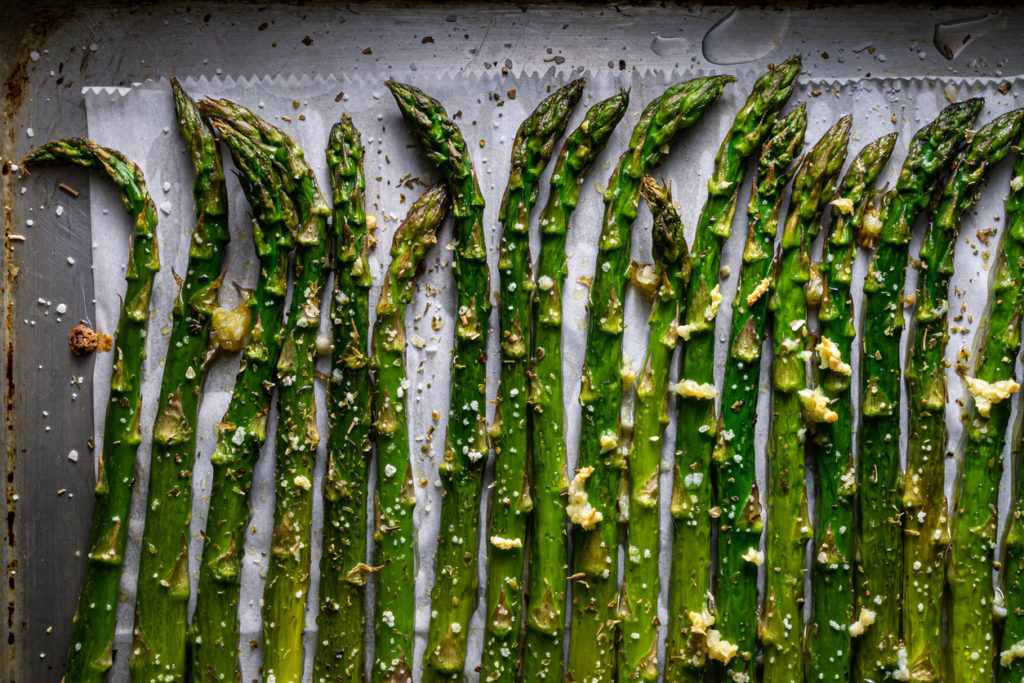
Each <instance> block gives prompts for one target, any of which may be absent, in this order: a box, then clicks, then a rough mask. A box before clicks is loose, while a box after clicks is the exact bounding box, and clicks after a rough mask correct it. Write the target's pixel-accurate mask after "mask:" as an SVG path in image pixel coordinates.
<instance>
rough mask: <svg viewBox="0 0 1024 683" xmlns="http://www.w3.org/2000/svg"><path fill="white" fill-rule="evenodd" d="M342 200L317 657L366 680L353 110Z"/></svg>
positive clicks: (341, 147)
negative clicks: (364, 665)
mask: <svg viewBox="0 0 1024 683" xmlns="http://www.w3.org/2000/svg"><path fill="white" fill-rule="evenodd" d="M327 165H328V166H329V167H330V170H331V180H332V190H331V197H332V200H333V204H334V292H333V295H332V297H331V324H332V336H333V341H334V353H333V357H332V365H333V371H332V372H331V379H330V384H329V385H328V398H327V406H328V414H329V421H330V426H329V431H328V435H327V473H326V475H325V477H324V537H323V544H322V545H323V554H322V555H321V556H320V613H319V616H318V617H317V631H318V640H317V647H316V656H315V657H314V660H313V680H314V681H316V682H317V683H341V682H342V681H351V682H353V683H357V682H359V681H362V680H363V679H364V667H363V664H364V661H365V656H364V654H365V653H364V651H363V593H364V592H365V587H366V577H367V573H368V572H369V571H370V568H369V566H368V565H367V564H366V514H367V508H366V491H367V489H366V484H367V469H368V466H369V464H370V454H371V450H372V449H371V445H370V426H371V422H372V419H371V412H370V411H371V406H372V402H373V395H372V391H371V386H370V368H369V363H368V362H367V357H366V342H367V340H368V336H369V324H370V323H369V317H370V308H369V306H370V304H369V295H370V264H369V262H368V261H367V252H368V251H369V248H370V242H371V237H370V235H369V234H368V233H367V224H366V211H365V208H364V203H363V202H364V200H363V192H364V191H365V189H366V181H365V178H364V177H363V143H362V138H361V137H360V135H359V131H358V130H357V129H356V127H355V125H354V124H353V123H352V119H351V118H349V116H348V115H347V114H343V115H342V117H341V121H339V122H338V123H336V124H334V127H333V128H332V129H331V135H330V139H329V141H328V147H327Z"/></svg>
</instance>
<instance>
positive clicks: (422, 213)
mask: <svg viewBox="0 0 1024 683" xmlns="http://www.w3.org/2000/svg"><path fill="white" fill-rule="evenodd" d="M447 206H448V192H447V190H446V189H445V186H444V185H436V186H434V187H432V188H430V189H429V190H427V192H426V193H424V194H423V196H422V197H420V198H419V199H417V200H416V202H415V203H414V204H413V205H412V207H411V208H410V210H409V214H408V216H407V217H406V219H405V221H403V222H402V224H401V225H400V226H399V227H398V229H397V230H396V231H395V236H394V239H393V242H392V246H391V265H390V266H389V268H388V273H387V277H386V278H385V279H384V283H383V288H382V289H381V293H380V299H379V301H378V303H377V321H376V322H375V323H374V326H373V341H372V356H371V364H372V366H373V368H374V370H375V373H376V391H375V392H374V399H373V402H374V413H375V415H376V419H375V422H374V440H375V442H376V444H377V497H376V500H375V501H374V532H373V536H374V540H375V541H376V542H377V562H378V563H379V564H380V570H379V572H378V573H377V576H376V580H377V655H376V663H375V664H374V666H373V680H375V681H383V682H386V683H411V681H412V667H411V665H410V664H409V662H410V661H411V659H412V657H411V656H412V630H413V601H412V598H413V581H414V579H415V567H414V566H413V557H414V553H413V552H410V551H408V550H406V549H409V548H412V547H413V546H414V543H415V533H414V529H413V525H412V510H413V506H414V505H415V502H416V496H415V492H414V491H413V488H412V486H413V484H412V474H411V471H412V459H411V457H410V452H409V425H408V417H407V416H408V406H407V403H408V399H407V398H403V397H407V396H408V394H407V393H406V391H405V387H406V386H407V380H406V372H405V307H406V304H408V303H409V301H410V300H411V299H412V295H413V291H414V287H415V282H414V280H413V277H414V276H415V275H416V268H417V267H418V266H419V264H420V263H421V262H422V261H423V257H424V256H425V255H426V253H427V250H428V249H429V248H430V247H431V245H433V244H434V243H435V242H436V239H437V238H436V233H437V227H438V225H439V224H440V223H441V221H442V220H443V219H444V216H445V213H446V211H447ZM403 530H404V532H405V533H404V534H403V533H401V532H402V531H403Z"/></svg>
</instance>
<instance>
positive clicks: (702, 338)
mask: <svg viewBox="0 0 1024 683" xmlns="http://www.w3.org/2000/svg"><path fill="white" fill-rule="evenodd" d="M800 67H801V62H800V58H799V57H791V58H790V59H788V60H787V61H786V62H784V63H783V64H781V65H779V66H778V67H775V68H772V69H769V70H768V71H767V72H766V73H764V74H763V75H762V76H761V77H760V78H758V79H757V82H756V83H755V84H754V88H753V90H752V91H751V93H750V95H749V97H748V98H747V102H746V104H745V105H744V106H743V108H742V109H740V111H739V112H738V113H737V114H736V117H735V119H734V120H733V124H732V128H730V130H729V132H728V133H727V134H726V137H725V139H724V140H723V141H722V145H721V147H720V148H719V150H718V155H717V156H716V157H715V171H714V174H713V175H712V177H711V179H710V181H709V182H708V199H707V201H706V202H705V204H704V208H703V210H702V211H701V216H700V219H699V221H698V223H697V232H696V238H695V240H694V244H693V248H692V250H691V261H692V262H693V264H694V267H695V268H696V271H695V272H694V274H693V277H691V278H690V282H689V285H688V289H687V293H686V298H687V301H688V302H689V304H690V306H689V309H688V311H687V315H686V320H685V324H682V325H681V326H680V328H679V333H680V336H681V337H682V338H683V340H684V341H686V344H684V345H683V351H682V363H681V366H680V378H681V380H682V382H681V384H680V385H679V387H678V388H679V389H682V393H681V394H680V396H679V398H678V400H677V402H676V408H677V418H678V420H677V427H676V462H675V471H674V473H673V484H672V505H671V510H672V518H673V522H674V525H673V547H674V548H676V549H677V550H676V551H674V552H673V553H672V565H671V568H670V572H669V610H668V613H669V624H668V640H667V651H666V656H667V657H668V661H669V669H668V676H669V678H671V679H672V680H691V679H694V678H697V679H699V678H701V677H702V676H703V673H702V672H703V671H704V668H705V654H706V649H705V646H706V634H705V633H702V631H706V629H704V628H702V627H701V625H700V624H701V623H703V622H700V623H698V622H695V621H694V620H693V617H692V616H691V614H692V615H695V616H696V615H699V616H700V618H701V619H705V617H706V618H712V617H711V614H712V612H711V611H710V610H709V606H708V599H707V596H708V595H709V593H710V590H711V517H710V516H709V512H710V511H711V508H712V501H711V473H710V471H709V470H710V464H711V453H712V450H713V446H714V434H715V427H716V426H717V418H716V416H715V401H714V383H715V377H714V346H715V339H714V331H715V316H716V314H717V311H718V304H719V302H720V301H721V297H720V296H719V286H718V278H719V269H720V266H721V263H722V247H723V246H724V244H725V242H726V240H727V239H728V238H729V234H730V233H731V232H732V219H733V215H734V214H735V211H736V197H737V196H738V193H739V188H740V185H741V184H742V182H743V176H744V174H745V173H746V170H747V161H748V160H749V158H750V156H751V155H752V154H754V152H755V151H756V150H757V147H758V146H759V145H760V143H761V142H762V141H764V140H765V138H767V137H768V134H769V132H770V131H771V129H772V124H773V123H774V122H775V120H776V118H777V117H778V114H779V111H780V110H781V108H782V107H783V106H784V105H785V104H786V101H787V100H789V96H790V95H791V94H792V92H793V87H794V85H795V84H796V77H797V74H799V73H800ZM709 390H710V391H709Z"/></svg>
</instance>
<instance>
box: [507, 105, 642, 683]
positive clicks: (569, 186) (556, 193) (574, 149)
mask: <svg viewBox="0 0 1024 683" xmlns="http://www.w3.org/2000/svg"><path fill="white" fill-rule="evenodd" d="M628 104H629V95H628V93H626V92H625V91H623V92H620V93H619V94H617V95H615V96H613V97H610V98H608V99H607V100H604V101H602V102H599V103H597V104H595V105H594V106H593V107H591V109H590V110H589V111H588V112H587V115H586V116H585V117H584V119H583V123H581V124H580V126H579V127H578V128H577V129H576V130H574V131H573V132H572V133H570V134H569V137H568V139H567V140H566V142H565V144H564V145H563V146H562V151H561V153H560V154H559V156H558V161H557V162H556V163H555V168H554V170H553V171H552V173H551V190H550V194H549V195H548V203H547V206H545V207H544V211H543V212H542V213H541V216H540V229H541V236H540V240H541V241H540V258H539V259H538V265H537V288H536V290H535V291H534V293H533V300H532V308H533V320H534V328H533V347H532V353H531V363H532V367H531V370H530V380H531V381H530V395H529V398H528V401H529V405H530V406H531V410H532V414H531V418H532V425H531V428H530V439H531V440H530V446H531V448H532V453H531V456H532V461H533V466H532V471H531V476H530V479H531V483H532V485H533V494H532V497H533V520H532V526H531V529H532V537H531V543H530V577H529V585H528V590H527V602H528V610H527V613H526V614H527V617H526V627H527V631H526V645H525V651H524V655H523V662H522V666H521V669H522V678H523V680H526V681H535V680H552V681H554V680H559V679H560V678H561V676H562V663H563V655H562V643H563V637H564V632H565V588H566V566H567V564H568V548H567V544H566V538H565V521H566V519H565V505H564V503H563V501H562V495H563V494H564V493H565V491H566V489H567V488H568V487H569V482H568V475H567V472H566V462H565V435H564V425H565V407H564V404H563V396H562V353H561V351H562V286H563V284H564V282H565V276H566V270H567V265H566V257H565V239H566V233H567V232H568V230H569V218H570V216H571V215H572V212H573V209H575V208H576V202H577V201H578V199H579V195H580V186H581V185H582V183H583V176H584V174H585V173H586V171H587V169H588V168H590V165H591V164H592V163H593V161H594V159H595V158H596V157H597V156H598V155H599V154H600V153H601V151H602V150H604V147H605V144H606V143H607V142H608V138H609V137H611V134H612V131H613V130H615V126H616V125H617V124H618V123H619V120H620V119H621V118H622V116H623V114H625V113H626V107H627V105H628Z"/></svg>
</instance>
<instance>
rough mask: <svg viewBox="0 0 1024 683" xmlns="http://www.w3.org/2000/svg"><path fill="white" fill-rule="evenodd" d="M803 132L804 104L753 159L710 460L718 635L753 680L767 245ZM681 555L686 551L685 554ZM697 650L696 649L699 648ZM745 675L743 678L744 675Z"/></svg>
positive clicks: (735, 665) (736, 673) (731, 667)
mask: <svg viewBox="0 0 1024 683" xmlns="http://www.w3.org/2000/svg"><path fill="white" fill-rule="evenodd" d="M806 130H807V110H806V107H805V106H804V104H803V103H801V104H800V106H799V107H797V108H796V109H794V110H793V111H791V112H790V113H789V114H787V115H786V117H785V118H783V119H780V120H779V121H777V122H776V123H775V124H774V126H772V130H771V134H770V135H771V137H770V138H769V139H768V140H767V141H766V142H765V144H764V148H763V149H762V150H761V154H760V157H759V158H758V162H757V174H756V176H755V178H754V183H753V190H752V192H751V199H750V203H749V204H748V205H747V218H748V222H749V227H748V231H747V242H746V246H745V247H744V249H743V262H742V264H741V271H740V273H739V279H740V282H739V287H738V289H737V291H736V299H735V300H734V301H733V305H732V326H731V332H730V336H729V360H728V361H727V362H726V365H725V382H724V384H723V387H722V405H723V406H726V409H724V410H722V414H721V424H720V426H719V429H718V431H719V434H720V436H719V437H718V438H717V439H716V445H715V450H714V452H713V455H712V457H713V461H714V464H715V466H716V473H717V475H718V477H717V487H716V490H717V493H718V501H719V505H720V507H721V509H722V515H721V517H720V520H721V526H720V527H719V532H718V571H717V572H716V576H717V581H716V586H715V601H716V603H715V606H716V608H717V612H718V614H717V618H716V622H715V625H716V626H717V630H718V632H719V638H720V639H721V640H723V641H725V642H727V643H731V644H733V645H735V646H736V648H737V652H736V656H734V657H732V658H731V659H730V660H729V662H728V663H727V666H728V675H731V676H732V677H733V678H734V679H736V680H752V679H753V674H754V668H755V666H756V662H755V660H754V654H755V650H756V644H757V622H756V615H757V608H756V606H757V567H758V563H759V562H760V561H761V560H759V559H758V557H759V551H758V547H759V545H760V542H761V530H762V528H763V523H762V520H761V501H760V496H759V494H758V490H757V481H756V479H755V471H754V462H755V454H754V431H753V428H752V425H754V424H755V421H756V420H757V413H756V409H757V395H758V389H759V386H760V379H761V375H760V367H761V340H762V338H763V336H764V328H765V321H766V319H767V317H768V299H769V298H770V296H769V288H770V283H771V280H770V278H769V275H770V274H771V265H772V248H773V246H774V244H775V233H776V231H777V229H778V222H779V203H780V202H781V201H782V191H783V188H785V186H786V183H788V182H789V179H790V178H791V177H792V174H793V172H794V171H795V170H796V165H795V164H794V163H793V161H794V159H796V157H797V156H798V155H799V154H800V150H801V149H802V148H803V144H804V133H805V131H806ZM684 552H685V551H684ZM698 651H699V650H698ZM744 676H746V677H747V678H746V679H744V678H743V677H744Z"/></svg>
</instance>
